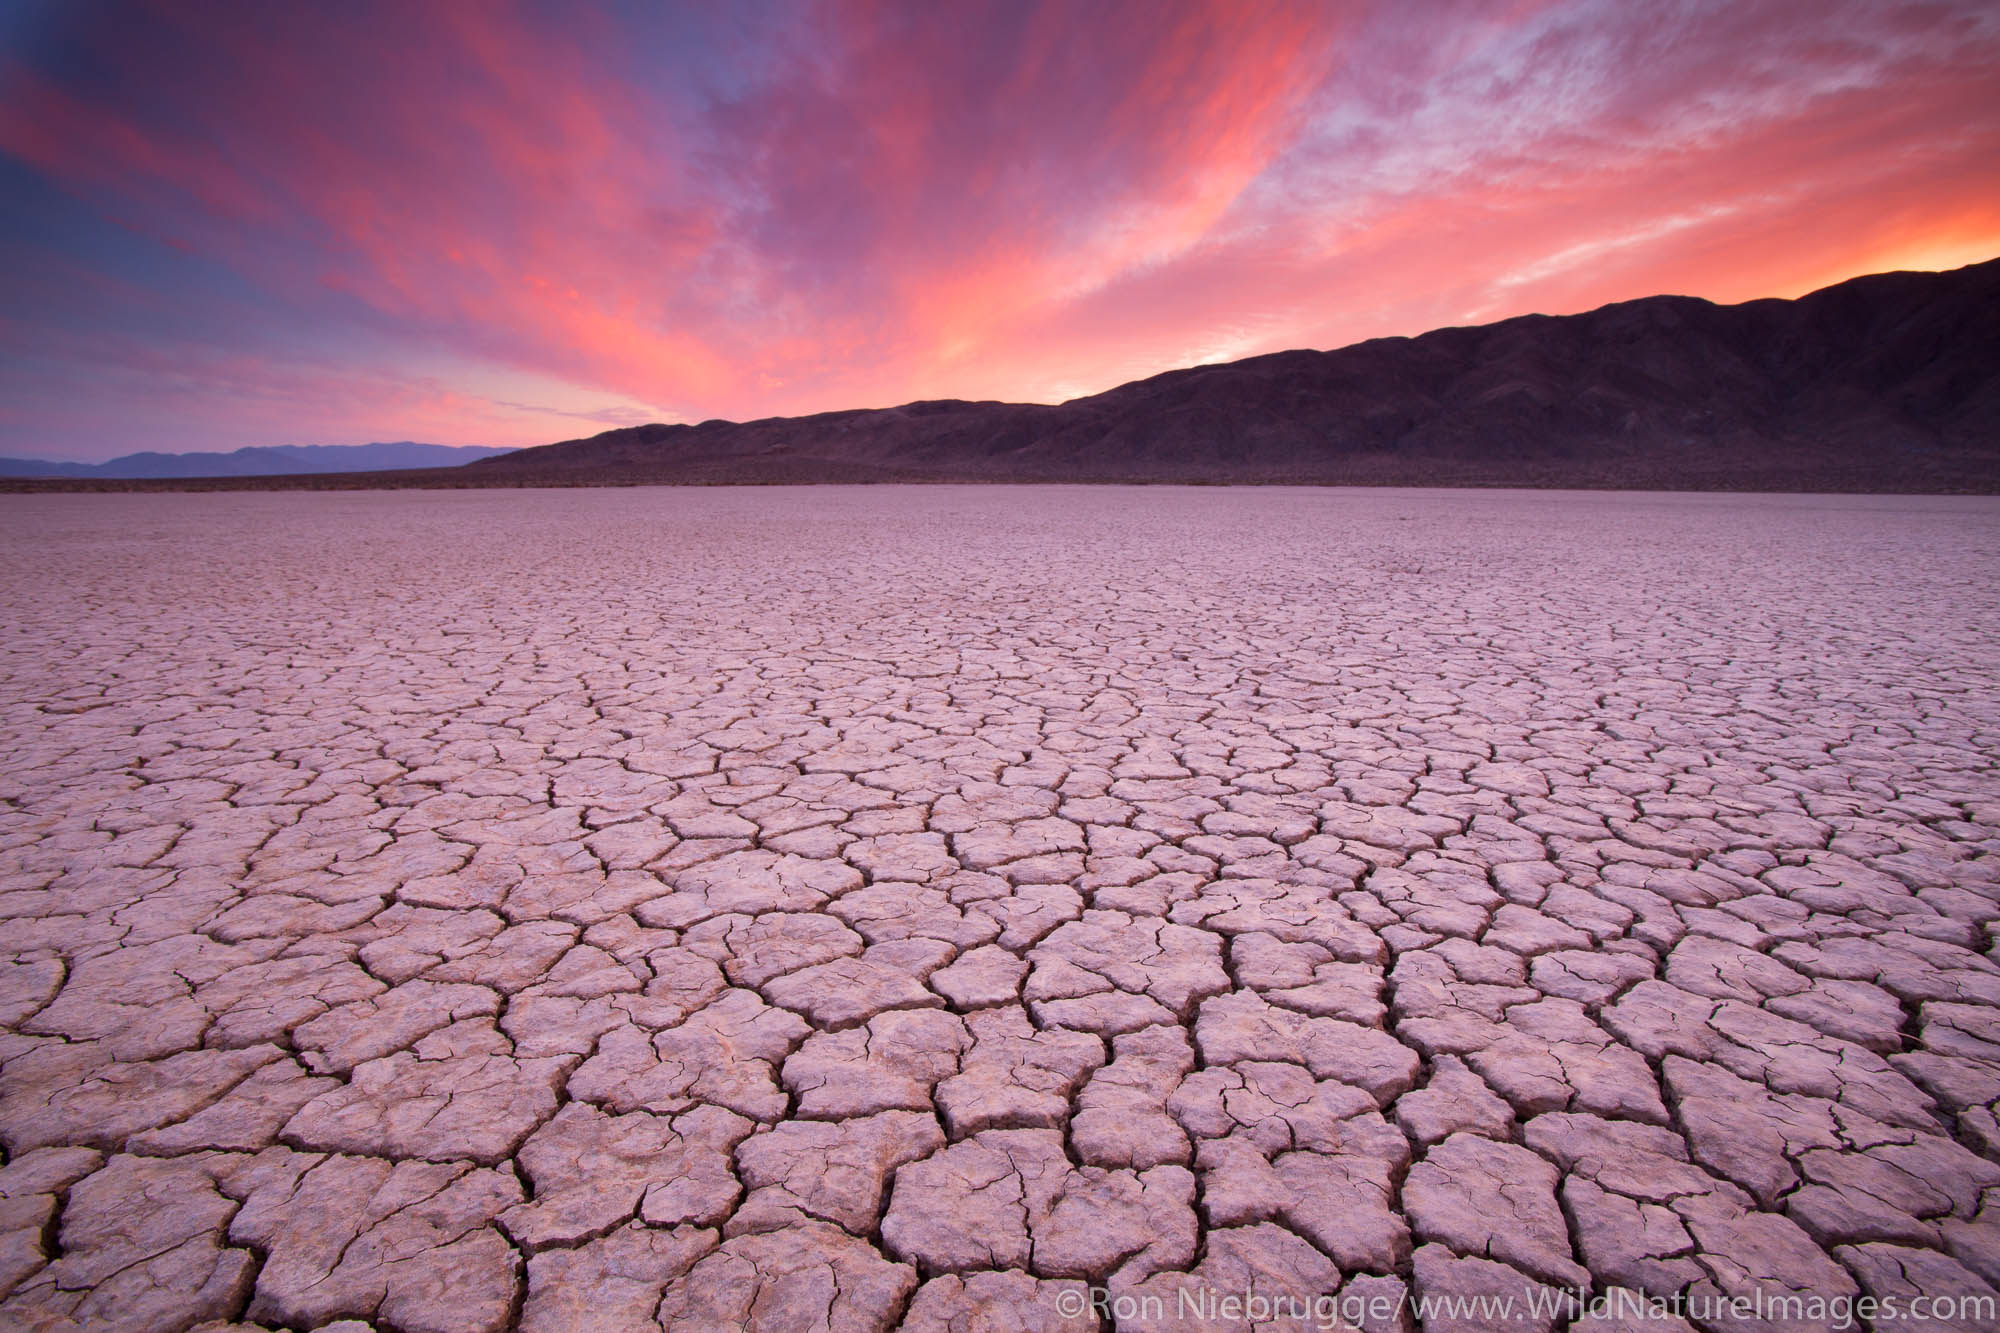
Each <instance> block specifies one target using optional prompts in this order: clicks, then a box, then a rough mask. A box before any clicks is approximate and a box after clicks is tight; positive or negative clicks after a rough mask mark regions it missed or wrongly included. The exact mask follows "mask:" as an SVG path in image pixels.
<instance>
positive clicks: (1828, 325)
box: [4, 260, 2000, 492]
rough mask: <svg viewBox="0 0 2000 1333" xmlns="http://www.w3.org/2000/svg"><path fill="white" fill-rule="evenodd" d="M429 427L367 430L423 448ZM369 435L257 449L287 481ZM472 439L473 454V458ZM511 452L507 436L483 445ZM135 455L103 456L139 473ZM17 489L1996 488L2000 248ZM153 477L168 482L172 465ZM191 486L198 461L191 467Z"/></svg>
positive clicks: (289, 459) (292, 462)
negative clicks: (1605, 299)
mask: <svg viewBox="0 0 2000 1333" xmlns="http://www.w3.org/2000/svg"><path fill="white" fill-rule="evenodd" d="M434 447H435V446H427V445H368V446H363V449H364V450H365V449H381V450H413V449H427V448H434ZM361 452H362V451H359V450H357V451H347V452H346V453H344V454H343V451H340V450H324V451H319V452H318V453H315V452H314V451H310V450H301V449H293V450H270V451H258V450H240V451H238V452H237V453H236V454H230V455H206V456H204V455H182V456H180V457H181V458H182V459H183V460H185V459H189V458H202V457H208V458H216V459H224V458H226V459H231V460H235V459H245V458H246V456H247V455H251V454H258V455H260V457H259V458H257V459H250V460H247V461H248V464H249V465H250V466H253V467H259V468H264V469H265V470H266V471H267V472H268V473H277V472H279V471H280V468H279V467H277V466H274V465H271V464H269V463H266V462H265V460H264V456H267V455H277V456H279V461H281V462H282V463H283V468H282V470H283V471H284V472H287V473H298V472H302V471H303V470H304V468H305V467H307V466H318V467H328V466H331V465H332V463H333V457H332V456H333V455H336V454H341V455H342V457H341V459H340V465H341V466H343V467H347V466H351V467H364V466H372V467H376V468H386V467H389V466H391V464H389V463H387V462H377V461H372V460H365V459H364V458H363V457H361ZM471 452H476V451H463V450H462V451H457V454H458V455H465V454H469V453H471ZM486 452H493V453H496V454H497V452H498V451H486ZM149 457H150V458H163V457H164V456H162V455H150V456H149V455H144V454H140V455H134V456H133V458H130V459H120V460H117V461H116V462H114V463H110V464H105V465H103V466H104V467H106V468H112V467H118V466H120V465H130V464H132V463H134V461H135V460H138V459H146V458H149ZM396 457H397V458H398V462H397V463H396V464H394V466H399V467H405V468H407V469H409V470H405V471H400V472H393V473H391V472H374V473H348V474H344V475H328V474H318V475H313V476H276V475H266V476H263V477H258V478H239V479H236V480H227V479H222V478H217V477H213V476H210V477H208V478H207V479H204V480H183V481H180V482H166V481H161V482H153V483H147V482H143V481H117V480H112V479H110V478H109V477H108V476H107V475H106V474H103V473H94V474H92V475H91V476H89V477H82V478H76V479H73V480H65V481H36V482H29V481H15V482H8V483H4V484H5V485H6V486H7V487H8V488H9V489H49V488H68V489H86V488H87V489H107V488H137V487H146V486H174V485H185V486H194V487H202V488H215V487H287V488H289V487H315V488H322V489H332V488H343V489H344V488H353V487H364V486H367V487H373V486H399V487H400V486H439V487H467V486H590V485H635V484H654V483H660V484H719V483H750V484H755V483H775V482H843V481H1119V482H1196V483H1222V482H1253V483H1257V482H1286V483H1304V484H1312V483H1326V484H1349V485H1398V486H1585V487H1628V488H1636V489H1659V490H1670V489H1689V490H1805V491H1905V492H1908V491H1977V492H1995V491H2000V260H1992V261H1989V262H1987V263H1984V264H1975V265H1972V266H1970V267H1967V268H1961V269H1957V270H1955V271H1953V272H1949V273H1883V274H1876V275H1874V276H1872V277H1864V278H1855V279H1853V280H1851V281H1849V282H1843V283H1840V284H1838V285H1837V286H1833V287H1828V288H1825V289H1823V290H1821V291H1816V292H1813V293H1811V294H1810V295H1807V296H1802V297H1800V298H1798V299H1797V300H1790V301H1786V300H1775V299H1774V300H1762V301H1749V302H1745V303H1744V304H1742V305H1732V306H1720V305H1715V304H1712V303H1711V302H1708V301H1703V300H1698V299H1696V298H1693V297H1686V296H1653V297H1647V298H1645V299H1643V300H1637V301H1625V302H1621V303H1619V304H1617V305H1608V306H1605V307H1603V308H1602V309H1598V310H1593V311H1590V312H1588V313H1587V314H1580V315H1562V316H1549V315H1525V316H1522V317H1520V318H1518V319H1509V320H1504V321H1502V322H1500V323H1497V324H1486V325H1481V326H1478V327H1475V328H1452V329H1439V330H1437V331H1435V332H1432V333H1426V334H1424V335H1422V336H1421V337H1416V338H1377V339H1375V340H1373V341H1371V342H1364V343H1357V344H1355V345H1354V346H1352V347H1344V348H1341V349H1339V350H1338V351H1331V352H1312V351H1297V352H1278V353H1275V354H1273V355H1270V356H1258V357H1251V358H1249V359H1248V360H1244V361H1235V362H1231V363H1229V364H1226V365H1212V366H1196V367H1193V368H1191V369H1187V370H1175V371H1169V372H1167V373H1166V374H1163V375H1155V376H1153V377H1152V378H1150V379H1144V380H1138V381H1136V382H1134V383H1131V384H1126V385H1123V386H1121V387H1119V388H1116V389H1112V390H1109V391H1108V392H1105V393H1100V394H1096V395H1094V396H1092V397H1089V398H1078V399H1075V400H1073V401H1071V402H1067V403H1063V404H1060V405H1056V406H1047V405H1041V404H1033V403H994V402H982V403H968V402H958V401H945V402H920V403H908V404H905V405H904V406H902V407H891V408H878V409H865V410H858V411H846V412H825V413H821V414H819V415H817V416H808V417H772V418H768V419H766V420H761V421H750V422H731V421H705V422H702V423H701V424H700V425H696V426H678V425H675V426H670V425H653V426H635V427H630V428H627V429H623V430H612V431H606V432H604V433H603V434H601V435H595V436H592V437H590V438H589V439H580V440H566V441H564V442H562V443H560V444H550V445H543V446H541V447H539V448H532V449H520V450H515V451H513V452H510V453H505V454H503V455H499V456H495V457H490V458H482V459H480V460H479V461H476V462H472V463H468V464H466V465H465V466H463V467H451V468H443V467H434V468H421V469H420V464H419V461H418V459H417V458H416V457H415V456H413V455H405V454H399V455H397V456H396ZM150 475H153V476H159V475H162V474H161V473H157V472H155V473H152V474H150ZM175 475H178V476H180V477H182V478H189V477H191V476H192V474H191V473H187V472H181V473H178V474H175Z"/></svg>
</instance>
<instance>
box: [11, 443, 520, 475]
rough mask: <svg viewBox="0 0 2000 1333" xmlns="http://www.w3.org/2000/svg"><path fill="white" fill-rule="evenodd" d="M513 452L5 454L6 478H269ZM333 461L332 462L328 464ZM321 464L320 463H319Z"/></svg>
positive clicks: (315, 449) (343, 447)
mask: <svg viewBox="0 0 2000 1333" xmlns="http://www.w3.org/2000/svg"><path fill="white" fill-rule="evenodd" d="M506 452H508V451H507V450H505V449H494V448H489V447H488V446H486V445H478V444H467V445H449V444H419V443H418V442H416V441H415V440H396V441H392V442H382V443H376V444H274V445H251V446H248V447H246V448H242V449H236V450H233V451H231V452H229V453H202V452H197V453H183V454H170V453H161V452H158V451H156V450H150V449H148V450H142V451H140V452H139V453H134V454H124V455H121V456H120V457H117V458H112V459H107V460H106V461H105V462H102V463H62V462H55V461H52V460H49V459H41V458H0V476H5V477H79V478H82V477H102V478H107V479H114V480H138V479H147V478H206V477H266V476H286V475H298V476H304V475H326V474H329V473H340V472H381V471H400V470H403V469H407V468H436V467H457V466H461V465H463V464H465V463H470V462H474V461H476V460H478V459H480V458H491V457H495V456H497V455H499V454H503V453H506ZM327 464H331V466H325V465H327ZM316 465H317V466H316Z"/></svg>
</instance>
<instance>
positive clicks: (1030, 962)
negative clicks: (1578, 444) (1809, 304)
mask: <svg viewBox="0 0 2000 1333" xmlns="http://www.w3.org/2000/svg"><path fill="white" fill-rule="evenodd" d="M0 569H4V571H5V579H4V591H0V601H4V607H0V621H4V623H5V624H6V625H7V627H8V628H7V632H6V634H5V636H4V639H0V699H4V711H0V756H4V758H0V849H4V850H0V874H4V880H5V892H4V893H0V915H4V917H5V924H4V927H0V955H4V959H5V962H4V965H0V966H3V967H4V970H0V1143H4V1147H5V1150H6V1162H5V1165H4V1167H0V1225H4V1228H5V1230H4V1233H0V1290H4V1291H5V1293H6V1294H5V1296H4V1298H0V1324H4V1325H5V1326H6V1327H9V1328H17V1329H56V1328H72V1327H80V1328H90V1329H102V1328H120V1329H135V1330H136V1329H156V1328H168V1327H172V1328H184V1327H188V1326H190V1325H201V1326H202V1327H205V1328H213V1329H221V1328H243V1327H262V1328H284V1329H306V1328H344V1329H351V1328H358V1327H361V1326H362V1325H360V1324H353V1323H342V1322H340V1321H343V1320H361V1321H372V1322H373V1324H374V1326H376V1327H379V1328H384V1329H395V1330H401V1331H402V1333H419V1331H424V1333H430V1331H435V1333H469V1331H471V1330H481V1331H484V1330H496V1331H497V1330H503V1329H510V1328H519V1329H523V1330H540V1331H551V1330H567V1329H574V1330H584V1329H607V1328H615V1329H623V1328H649V1327H654V1326H655V1325H656V1324H657V1325H659V1326H664V1327H665V1328H668V1329H688V1330H695V1329H704V1330H707V1329H721V1328H730V1327H736V1326H745V1325H747V1326H756V1327H767V1328H795V1327H800V1328H802V1327H808V1326H826V1327H831V1328H835V1329H886V1328H889V1327H892V1326H895V1325H897V1324H898V1323H900V1324H901V1325H902V1326H903V1327H906V1328H912V1329H946V1328H953V1329H957V1328H968V1327H977V1328H1000V1327H1009V1328H1040V1329H1072V1328H1073V1329H1083V1328H1092V1327H1097V1326H1099V1320H1100V1318H1101V1319H1103V1320H1104V1322H1105V1323H1106V1324H1107V1325H1108V1324H1110V1323H1112V1322H1116V1323H1117V1325H1118V1326H1119V1327H1121V1328H1122V1327H1147V1326H1152V1327H1169V1326H1182V1327H1197V1326H1199V1327H1242V1326H1245V1325H1243V1324H1242V1323H1241V1321H1238V1322H1236V1323H1231V1322H1229V1321H1228V1320H1227V1319H1224V1318H1220V1317H1218V1318H1217V1319H1216V1320H1213V1321H1209V1322H1206V1323H1203V1322H1199V1321H1197V1322H1192V1323H1190V1322H1183V1323H1181V1324H1179V1325H1176V1324H1175V1322H1174V1321H1175V1320H1176V1319H1178V1318H1181V1315H1180V1314H1179V1313H1177V1311H1178V1310H1179V1309H1180V1308H1181V1307H1180V1306H1179V1305H1178V1304H1177V1301H1178V1298H1179V1294H1180V1293H1182V1292H1187V1293H1190V1294H1192V1295H1195V1296H1197V1297H1199V1299H1202V1300H1210V1299H1214V1300H1220V1299H1221V1297H1220V1296H1219V1295H1218V1293H1242V1292H1245V1291H1255V1292H1257V1293H1262V1294H1263V1295H1264V1296H1267V1297H1273V1298H1275V1297H1278V1296H1293V1297H1298V1298H1301V1299H1306V1300H1311V1299H1315V1298H1327V1299H1346V1300H1348V1301H1350V1302H1351V1304H1350V1305H1349V1306H1348V1307H1346V1308H1349V1309H1352V1310H1356V1311H1360V1310H1364V1309H1373V1310H1379V1311H1385V1312H1388V1313H1385V1314H1383V1315H1381V1316H1380V1317H1379V1318H1378V1317H1377V1316H1376V1315H1374V1314H1369V1315H1367V1316H1366V1326H1367V1327H1370V1328H1384V1329H1387V1328H1399V1327H1408V1326H1410V1325H1411V1321H1412V1319H1413V1314H1412V1311H1413V1310H1414V1309H1415V1308H1416V1307H1415V1306H1414V1305H1413V1304H1412V1303H1413V1302H1414V1301H1417V1300H1423V1301H1427V1302H1431V1305H1430V1306H1428V1307H1427V1308H1428V1310H1429V1314H1428V1317H1427V1323H1426V1326H1427V1327H1429V1328H1432V1329H1444V1328H1452V1329H1458V1328H1467V1329H1469V1328H1474V1327H1508V1328H1513V1327H1519V1328H1538V1329H1549V1328H1554V1327H1561V1326H1564V1323H1563V1321H1564V1320H1566V1319H1568V1317H1569V1313H1570V1312H1567V1311H1563V1310H1560V1309H1558V1307H1554V1306H1547V1307H1543V1306H1535V1307H1533V1308H1546V1309H1547V1310H1548V1311H1549V1312H1546V1313H1543V1314H1535V1313H1533V1312H1532V1310H1531V1303H1532V1302H1533V1301H1535V1300H1537V1299H1543V1298H1553V1297H1554V1296H1555V1295H1556V1294H1558V1293H1562V1294H1568V1293H1574V1292H1576V1291H1577V1290H1579V1289H1581V1290H1582V1291H1583V1293H1584V1294H1585V1295H1586V1296H1588V1295H1590V1294H1591V1293H1593V1292H1594V1293H1597V1294H1599V1295H1602V1294H1604V1293H1619V1292H1623V1293H1627V1294H1636V1295H1646V1294H1651V1295H1653V1296H1657V1297H1662V1298H1664V1297H1669V1296H1674V1295H1676V1294H1678V1295H1679V1297H1680V1299H1681V1300H1682V1301H1683V1302H1684V1304H1685V1307H1686V1308H1687V1309H1690V1310H1695V1309H1713V1308H1724V1307H1725V1306H1726V1303H1727V1302H1730V1301H1761V1302H1764V1305H1762V1306H1759V1307H1758V1308H1760V1309H1764V1310H1766V1311H1767V1312H1768V1311H1770V1310H1773V1309H1775V1310H1776V1311H1777V1313H1776V1314H1772V1315H1770V1316H1769V1317H1767V1318H1764V1319H1763V1320H1762V1322H1751V1321H1742V1320H1739V1321H1736V1322H1729V1321H1728V1320H1723V1319H1715V1320H1711V1321H1709V1322H1707V1323H1704V1324H1703V1325H1701V1326H1703V1327H1716V1328H1724V1327H1730V1328H1733V1327H1782V1328H1795V1329H1801V1330H1804V1329H1808V1328H1824V1327H1828V1326H1829V1324H1828V1322H1827V1319H1826V1316H1825V1315H1824V1314H1821V1315H1819V1316H1818V1317H1814V1316H1813V1315H1812V1314H1810V1313H1800V1312H1801V1311H1806V1310H1807V1307H1806V1306H1805V1305H1804V1304H1802V1303H1801V1304H1794V1305H1792V1306H1786V1305H1784V1304H1783V1302H1784V1301H1785V1300H1786V1299H1792V1300H1794V1301H1799V1302H1802V1301H1803V1300H1804V1299H1805V1298H1808V1297H1811V1298H1814V1299H1818V1300H1821V1301H1833V1302H1837V1301H1841V1300H1846V1301H1853V1300H1855V1299H1856V1298H1858V1297H1863V1296H1866V1297H1870V1298H1874V1299H1881V1300H1889V1299H1896V1298H1904V1299H1907V1298H1909V1297H1910V1296H1912V1295H1916V1294H1922V1295H1924V1296H1925V1297H1926V1298H1928V1299H1932V1300H1943V1301H1947V1302H1962V1304H1953V1305H1948V1306H1947V1305H1940V1306H1938V1307H1937V1308H1938V1309H1941V1310H1942V1309H1951V1310H1954V1311H1973V1312H1975V1313H1974V1314H1973V1315H1972V1316H1971V1317H1969V1318H1968V1317H1964V1316H1963V1315H1962V1314H1955V1315H1953V1317H1952V1318H1950V1319H1947V1320H1944V1321H1943V1322H1934V1323H1932V1324H1930V1325H1926V1326H1929V1327H1962V1328H1971V1327H1984V1326H1991V1325H1990V1324H1989V1323H1986V1322H1984V1320H1983V1318H1982V1317H1980V1316H1979V1315H1977V1313H1976V1311H1977V1310H1979V1309H1981V1308H1984V1309H1986V1310H1988V1311H1990V1310H1991V1307H1990V1306H1985V1307H1980V1306H1978V1305H1977V1304H1976V1302H1977V1301H1980V1300H1985V1299H1990V1297H1991V1296H1992V1291H1991V1288H1990V1286H1989V1284H1992V1283H2000V1166H1996V1165H1995V1153H1996V1151H2000V1122H1996V1118H1995V1106H1996V1102H2000V1019H1996V1014H2000V1007H1997V1006H2000V964H1997V963H1996V961H1995V956H1994V938H1993V934H1992V926H1993V922H1994V921H1995V919H1996V917H2000V883H1996V877H1997V876H2000V869H1996V867H2000V860H1996V858H1994V856H1993V851H1994V848H1995V847H1996V838H2000V780H1996V778H1995V776H1994V754H1995V747H1996V740H2000V694H1996V692H1995V690H1994V681H1995V677H1996V672H1997V671H2000V660H1996V657H2000V647H1997V646H1996V645H2000V623H1996V622H2000V604H1996V602H1995V599H1994V597H1993V589H1994V588H1995V587H1996V586H2000V501H1996V500H1994V499H1990V498H1973V497H1965V498H1923V497H1797V496H1792V497H1786V496H1701V497H1698V496H1684V495H1683V496H1675V495H1641V494H1616V493H1599V494H1589V495H1581V494H1557V493H1525V492H1449V491H1431V492H1410V491H1342V490H1285V489H1257V490H1216V489H1180V488H1171V487H1146V488H1081V487H1079V488H1025V489H1024V488H985V487H914V488H894V487H874V488H826V489H788V488H768V487H767V488H750V489H729V488H719V489H708V490H672V489H642V490H624V491H593V490H572V491H558V492H536V491H524V492H506V493H498V492H469V493H468V492H461V493H450V494H443V495H439V494H419V493H411V492H393V493H360V494H348V495H311V494H249V495H203V496H188V495H181V496H93V495H77V496H9V497H4V498H0ZM1153 1298H1158V1299H1157V1300H1154V1299H1153ZM1478 1299H1486V1300H1493V1301H1498V1300H1503V1299H1505V1300H1513V1301H1517V1302H1519V1304H1518V1305H1516V1306H1512V1307H1509V1308H1510V1309H1512V1310H1514V1311H1515V1313H1513V1314H1510V1315H1509V1316H1508V1319H1507V1320H1501V1319H1500V1318H1498V1317H1497V1315H1494V1314H1488V1315H1487V1316H1482V1317H1474V1316H1470V1315H1464V1316H1460V1315H1453V1314H1451V1313H1450V1311H1448V1310H1446V1309H1445V1308H1444V1307H1443V1306H1441V1305H1439V1304H1438V1302H1451V1301H1474V1300H1478ZM1774 1300H1775V1301H1777V1302H1778V1304H1777V1305H1775V1306H1773V1305H1771V1304H1770V1303H1771V1302H1772V1301H1774ZM1703 1301H1706V1302H1709V1303H1710V1304H1709V1305H1706V1306H1704V1305H1702V1304H1701V1302H1703ZM1119 1302H1122V1304H1118V1303H1119ZM1149 1302H1150V1303H1149ZM1717 1303H1722V1304H1720V1305H1718V1304H1717ZM1114 1306H1115V1307H1116V1309H1118V1310H1121V1311H1123V1312H1124V1313H1125V1316H1126V1317H1122V1318H1121V1317H1116V1316H1114V1315H1113V1314H1111V1313H1109V1312H1110V1311H1112V1310H1113V1308H1114ZM1203 1308H1209V1309H1218V1308H1220V1307H1219V1306H1210V1307H1203ZM1468 1308H1470V1307H1468ZM1498 1308H1499V1307H1497V1306H1494V1307H1492V1309H1493V1310H1497V1309H1498ZM1814 1308H1818V1307H1814ZM1850 1308H1851V1307H1850ZM1154 1314H1158V1315H1159V1318H1157V1319H1155V1318H1154V1317H1153V1316H1154ZM1794 1314H1797V1315H1798V1317H1796V1318H1794V1317H1792V1316H1793V1315H1794ZM968 1318H970V1319H973V1320H974V1321H975V1322H973V1323H971V1324H968V1323H966V1322H965V1320H967V1319H968ZM209 1321H213V1322H209ZM979 1321H984V1322H979ZM1568 1326H1570V1327H1574V1328H1576V1329H1589V1330H1608V1329H1613V1328H1642V1329H1673V1328H1687V1327H1690V1325H1689V1324H1687V1323H1685V1322H1681V1321H1680V1320H1678V1319H1677V1318H1675V1317H1673V1316H1669V1315H1662V1316H1661V1317H1660V1318H1659V1319H1658V1320H1657V1321H1652V1320H1649V1321H1646V1322H1641V1323H1617V1322H1612V1321H1610V1320H1609V1319H1608V1318H1599V1319H1598V1320H1597V1321H1596V1322H1592V1319H1591V1317H1590V1316H1585V1317H1584V1318H1582V1319H1579V1320H1578V1321H1577V1322H1575V1323H1574V1324H1573V1325H1568Z"/></svg>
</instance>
